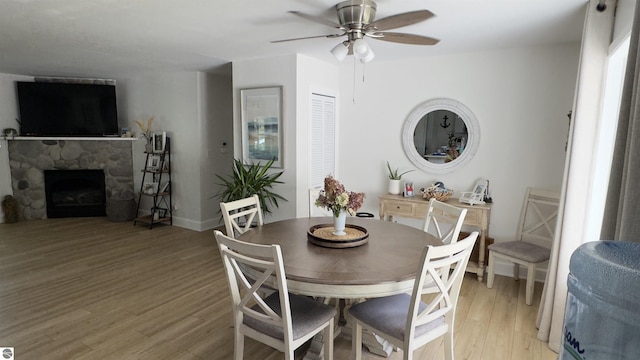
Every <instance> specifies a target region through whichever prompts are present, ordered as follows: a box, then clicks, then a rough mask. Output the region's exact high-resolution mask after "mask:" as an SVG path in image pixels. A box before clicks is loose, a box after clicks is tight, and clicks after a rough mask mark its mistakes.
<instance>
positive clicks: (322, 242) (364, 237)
mask: <svg viewBox="0 0 640 360" xmlns="http://www.w3.org/2000/svg"><path fill="white" fill-rule="evenodd" d="M333 232H334V227H333V226H331V225H330V224H320V225H314V226H312V227H311V228H309V231H308V232H307V239H309V242H310V243H312V244H315V245H318V246H322V247H328V248H334V249H345V248H352V247H356V246H360V245H364V244H366V243H367V242H368V241H369V232H368V231H367V229H365V228H363V227H362V226H358V225H352V224H347V225H346V226H345V235H334V233H333Z"/></svg>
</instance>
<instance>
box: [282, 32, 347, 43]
mask: <svg viewBox="0 0 640 360" xmlns="http://www.w3.org/2000/svg"><path fill="white" fill-rule="evenodd" d="M344 35H345V34H329V35H316V36H305V37H299V38H292V39H282V40H272V41H271V43H272V44H275V43H281V42H287V41H296V40H306V39H317V38H337V37H341V36H344Z"/></svg>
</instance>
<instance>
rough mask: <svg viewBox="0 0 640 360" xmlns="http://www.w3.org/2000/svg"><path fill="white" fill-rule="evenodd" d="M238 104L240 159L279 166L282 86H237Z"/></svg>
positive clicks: (281, 145) (282, 163) (281, 146)
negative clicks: (240, 133)
mask: <svg viewBox="0 0 640 360" xmlns="http://www.w3.org/2000/svg"><path fill="white" fill-rule="evenodd" d="M240 106H241V108H240V113H241V118H242V159H243V162H244V163H245V164H249V163H266V162H267V161H269V160H273V166H272V167H274V168H282V167H283V165H284V162H283V159H282V155H283V132H282V130H283V129H282V124H283V120H282V86H274V87H264V88H252V89H241V90H240Z"/></svg>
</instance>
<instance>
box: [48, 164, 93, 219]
mask: <svg viewBox="0 0 640 360" xmlns="http://www.w3.org/2000/svg"><path fill="white" fill-rule="evenodd" d="M44 186H45V196H46V200H47V217H48V218H63V217H87V216H106V210H105V209H106V195H105V181H104V171H103V170H45V171H44Z"/></svg>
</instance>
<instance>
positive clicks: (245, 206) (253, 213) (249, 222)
mask: <svg viewBox="0 0 640 360" xmlns="http://www.w3.org/2000/svg"><path fill="white" fill-rule="evenodd" d="M220 210H221V211H222V217H223V219H224V227H225V232H226V234H227V236H229V237H231V238H233V239H235V238H236V237H237V236H240V235H242V234H244V233H245V232H247V231H249V230H250V229H251V227H252V226H253V224H254V221H255V224H256V225H258V226H261V225H262V224H263V220H262V209H261V208H260V198H259V197H258V195H253V196H251V197H248V198H245V199H240V200H235V201H230V202H226V203H224V202H221V203H220ZM241 220H244V221H241Z"/></svg>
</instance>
